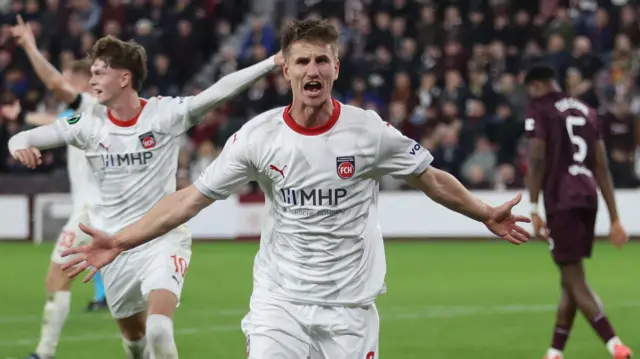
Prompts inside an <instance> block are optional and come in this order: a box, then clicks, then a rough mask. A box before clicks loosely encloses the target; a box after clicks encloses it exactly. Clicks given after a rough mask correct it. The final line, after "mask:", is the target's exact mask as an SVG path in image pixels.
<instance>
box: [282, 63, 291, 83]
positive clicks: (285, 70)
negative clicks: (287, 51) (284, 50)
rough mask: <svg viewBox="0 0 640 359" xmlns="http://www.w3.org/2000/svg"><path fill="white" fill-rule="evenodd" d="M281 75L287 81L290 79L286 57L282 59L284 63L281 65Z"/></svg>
mask: <svg viewBox="0 0 640 359" xmlns="http://www.w3.org/2000/svg"><path fill="white" fill-rule="evenodd" d="M282 75H284V79H285V80H287V82H290V81H291V77H290V76H289V65H287V60H286V58H285V60H284V64H283V65H282Z"/></svg>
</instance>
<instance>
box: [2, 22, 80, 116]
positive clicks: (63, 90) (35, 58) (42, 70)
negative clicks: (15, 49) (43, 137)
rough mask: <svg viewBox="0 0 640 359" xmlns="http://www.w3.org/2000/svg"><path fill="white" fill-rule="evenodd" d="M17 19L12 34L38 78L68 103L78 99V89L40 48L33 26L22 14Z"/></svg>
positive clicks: (57, 96)
mask: <svg viewBox="0 0 640 359" xmlns="http://www.w3.org/2000/svg"><path fill="white" fill-rule="evenodd" d="M17 20H18V24H17V25H16V26H14V27H12V28H11V34H12V35H13V36H14V38H15V39H16V41H17V43H18V44H19V45H20V46H22V48H23V49H24V51H25V52H26V54H27V57H28V58H29V61H30V62H31V65H32V66H33V69H34V71H35V72H36V75H38V78H40V80H41V81H42V82H43V83H44V85H45V86H46V87H47V89H49V90H50V91H51V92H53V94H54V95H55V96H56V98H58V99H59V100H60V101H62V102H64V103H66V104H67V105H71V104H72V103H73V102H74V101H76V100H77V99H78V95H79V93H78V91H76V90H75V89H74V88H73V86H71V84H70V83H69V82H68V81H67V80H65V78H64V77H63V76H62V74H61V73H60V72H59V71H58V70H57V69H56V68H55V67H53V65H51V63H49V61H48V60H47V59H46V58H45V57H44V55H43V54H42V53H41V52H40V50H38V46H37V45H36V41H35V39H34V37H33V32H32V31H31V27H30V26H29V25H28V24H25V23H24V22H23V21H22V17H21V16H20V15H18V17H17Z"/></svg>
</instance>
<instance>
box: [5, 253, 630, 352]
mask: <svg viewBox="0 0 640 359" xmlns="http://www.w3.org/2000/svg"><path fill="white" fill-rule="evenodd" d="M256 250H257V244H256V243H251V242H235V243H233V242H225V243H196V244H194V247H193V252H194V254H193V257H192V262H191V267H190V268H189V273H188V275H187V280H186V284H185V291H184V294H183V303H182V306H181V307H180V308H179V309H178V312H177V317H176V321H175V326H176V338H177V339H176V340H177V343H178V349H179V351H180V358H181V359H189V358H191V359H200V358H220V359H234V358H238V359H241V358H244V357H245V341H244V337H243V334H242V332H241V331H240V319H241V318H242V316H243V315H244V314H245V312H246V310H247V307H248V301H249V294H250V291H251V269H252V264H253V257H254V255H255V252H256ZM50 251H51V245H42V246H37V247H36V246H32V245H31V244H22V243H7V244H0V253H1V255H2V261H0V263H1V264H0V270H1V272H2V276H1V277H0V293H1V294H0V302H1V303H2V305H1V306H0V359H5V358H21V357H23V356H25V355H26V354H28V353H30V352H31V351H32V350H33V349H34V348H35V345H36V343H37V338H38V333H39V322H40V314H41V312H42V307H43V300H44V284H43V281H44V275H45V270H46V268H47V266H48V260H49V253H50ZM638 258H640V243H637V244H636V243H633V244H630V245H628V246H627V247H626V248H624V249H623V250H617V249H615V248H613V247H612V246H611V245H609V244H608V243H604V242H603V243H599V244H598V245H597V247H596V250H595V256H594V259H593V260H592V261H590V262H589V263H588V267H587V268H588V275H589V277H590V279H591V284H592V286H593V287H594V289H596V290H597V291H598V292H599V294H600V296H601V298H602V300H603V301H604V303H605V308H606V310H607V314H608V315H609V318H610V319H611V321H612V323H613V324H614V326H615V328H616V329H617V332H618V334H619V335H620V337H621V338H622V339H623V340H625V341H626V342H627V344H628V345H629V346H631V348H632V349H636V351H638V352H640V336H638V332H637V326H638V323H639V322H640V286H639V285H638V283H640V282H639V281H638V279H639V276H640V269H639V267H640V264H639V263H640V262H639V260H638ZM387 260H388V274H387V285H388V293H387V294H385V295H383V296H381V297H380V298H379V300H378V307H379V311H380V313H381V341H380V358H392V359H409V358H416V359H424V358H447V359H463V358H464V359H468V358H474V359H481V358H519V359H526V358H531V359H541V358H542V356H543V355H544V352H545V350H546V348H547V346H548V345H549V342H550V338H551V330H552V327H553V323H554V309H555V302H556V298H557V296H558V292H559V281H558V276H557V271H556V268H555V267H554V266H553V264H552V263H551V261H550V258H549V255H548V252H547V246H546V245H545V244H542V243H539V242H536V243H530V244H528V245H524V246H520V247H517V246H512V245H509V244H506V243H501V242H498V241H496V242H454V241H449V242H446V241H440V242H387ZM92 287H93V286H92V285H91V284H82V283H80V282H79V281H78V282H77V283H75V286H74V289H73V292H74V296H73V299H72V309H71V314H70V315H69V319H68V322H67V326H66V327H65V328H64V332H63V335H62V340H61V342H60V345H59V347H58V355H57V358H74V359H75V358H78V359H79V358H96V359H107V358H109V359H113V358H124V354H123V352H122V349H121V342H120V340H119V336H118V333H117V330H116V327H115V324H114V323H113V321H112V320H111V319H110V317H109V315H108V313H106V312H101V313H85V312H84V311H83V310H84V306H85V305H86V303H87V301H88V299H89V298H90V297H91V295H92ZM565 357H566V358H579V359H596V358H609V357H610V356H609V355H608V353H607V352H606V350H605V349H604V346H603V345H602V344H601V343H600V341H599V340H598V339H597V337H596V335H595V334H594V333H593V332H592V331H591V329H590V328H589V327H588V325H587V324H586V322H585V321H584V319H583V318H582V317H579V319H578V321H577V323H576V325H575V326H574V331H573V333H572V337H571V339H570V341H569V343H568V347H567V351H566V355H565ZM301 359H302V358H301ZM353 359H359V358H353ZM376 359H377V357H376Z"/></svg>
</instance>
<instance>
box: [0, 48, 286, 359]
mask: <svg viewBox="0 0 640 359" xmlns="http://www.w3.org/2000/svg"><path fill="white" fill-rule="evenodd" d="M90 58H91V60H92V67H91V71H92V77H91V80H90V82H91V86H92V87H93V90H94V93H95V94H96V98H97V100H98V101H99V103H100V104H96V105H94V106H91V107H89V108H88V109H86V110H85V111H83V112H82V113H81V114H80V115H76V116H73V117H69V118H67V119H63V120H58V121H56V123H54V124H51V125H48V126H42V127H38V128H36V129H33V130H29V131H26V132H22V133H19V134H17V135H16V136H14V137H12V138H11V139H10V140H9V149H10V151H11V153H12V155H13V156H14V157H15V158H16V159H18V160H19V161H20V162H21V163H23V164H25V165H27V166H29V167H33V166H35V165H36V164H37V163H38V162H39V161H40V158H39V151H38V150H37V149H43V148H51V147H57V146H61V145H64V144H65V143H68V144H70V145H72V146H75V147H78V148H80V149H82V150H84V151H85V154H86V157H87V158H88V160H89V163H90V166H91V169H92V171H93V174H94V175H95V176H96V178H97V182H98V187H99V199H98V201H97V202H96V204H95V205H93V204H92V205H91V206H90V207H89V221H90V223H91V224H92V225H93V226H95V227H96V228H99V229H101V230H103V231H106V232H108V233H116V232H118V231H119V230H120V229H122V228H123V227H124V226H126V225H128V224H130V223H132V222H135V221H136V220H137V219H139V218H140V217H141V216H142V215H143V214H144V213H146V212H148V211H149V210H150V209H151V208H152V207H153V205H154V204H156V203H157V202H158V201H159V200H161V199H162V198H163V197H164V196H166V195H168V194H170V193H172V192H174V191H175V188H176V171H177V157H178V141H177V140H176V138H177V137H178V136H180V135H181V134H183V133H184V132H185V131H186V130H187V129H189V128H190V127H191V126H193V125H195V124H196V123H197V122H198V121H199V120H200V119H201V118H202V116H203V115H204V114H205V113H206V112H208V111H210V110H212V109H213V108H214V107H216V106H217V105H219V104H220V103H222V102H224V101H226V100H228V99H230V98H231V97H232V96H234V95H235V94H237V93H239V92H240V91H242V90H243V89H244V88H246V87H248V86H250V85H251V84H252V83H253V82H255V81H256V80H258V79H259V78H261V77H263V76H265V75H267V74H268V73H270V72H271V71H272V70H274V69H275V68H276V66H277V65H278V62H282V59H281V56H275V57H271V58H269V59H267V60H265V61H263V62H260V63H258V64H256V65H254V66H252V67H249V68H247V69H244V70H242V71H239V72H236V73H233V74H230V75H228V76H226V77H224V78H223V79H221V80H220V81H218V82H217V83H216V84H215V85H213V86H212V87H210V88H208V89H206V90H205V91H203V92H202V93H200V94H198V95H197V96H192V97H181V98H170V97H163V98H151V99H148V100H144V99H140V98H139V97H138V91H139V90H140V88H141V87H142V82H143V80H144V78H145V76H146V53H145V51H144V49H143V48H142V47H141V46H139V45H137V44H135V43H131V42H128V43H127V42H123V41H120V40H118V39H116V38H113V37H105V38H102V39H100V40H98V41H97V42H96V44H95V45H94V47H93V49H92V52H91V54H90ZM190 257H191V236H190V233H189V231H188V230H187V228H186V226H176V227H175V228H172V229H170V230H168V231H167V232H165V234H163V235H162V236H158V238H157V239H156V240H154V241H151V242H149V243H148V244H147V245H145V246H141V247H139V248H136V249H134V250H131V251H127V252H125V253H123V254H122V255H121V256H120V257H119V258H118V260H117V261H115V262H114V263H112V264H110V265H109V266H106V267H104V268H103V269H102V274H103V275H104V282H105V287H106V292H107V293H106V294H107V302H108V304H109V309H110V310H111V313H112V314H113V316H114V317H115V318H116V319H117V322H118V324H119V326H120V330H121V332H122V335H123V339H124V343H125V349H126V351H127V356H128V357H130V358H148V357H149V356H151V357H153V358H158V359H159V358H166V359H174V358H178V353H177V349H176V346H175V342H174V338H173V320H172V318H173V314H174V312H175V308H176V306H177V305H178V303H179V299H180V294H181V292H182V286H183V283H184V277H185V273H186V270H187V267H188V264H189V259H190ZM80 259H82V258H80ZM67 266H73V260H71V261H70V262H69V263H68V264H67ZM80 269H82V268H80ZM147 310H148V314H149V315H148V317H147ZM145 334H146V335H145ZM147 341H148V342H149V346H148V347H149V349H150V350H146V348H147V344H146V343H147Z"/></svg>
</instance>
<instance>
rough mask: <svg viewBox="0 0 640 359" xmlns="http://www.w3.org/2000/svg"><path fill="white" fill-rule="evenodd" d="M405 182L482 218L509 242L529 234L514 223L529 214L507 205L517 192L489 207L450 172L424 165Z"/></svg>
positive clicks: (516, 200) (524, 239)
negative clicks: (495, 205)
mask: <svg viewBox="0 0 640 359" xmlns="http://www.w3.org/2000/svg"><path fill="white" fill-rule="evenodd" d="M407 182H408V183H409V184H411V185H412V186H413V187H415V188H417V189H419V190H421V191H422V192H424V193H425V194H426V195H427V196H428V197H429V198H431V199H432V200H434V201H436V202H437V203H439V204H441V205H443V206H445V207H447V208H449V209H450V210H452V211H455V212H458V213H460V214H462V215H465V216H467V217H469V218H471V219H474V220H476V221H478V222H482V223H483V224H484V225H485V226H487V228H488V229H489V230H490V231H491V232H493V233H494V234H495V235H497V236H499V237H502V238H503V239H505V240H507V241H509V242H511V243H513V244H522V243H525V242H527V241H528V240H529V238H530V237H531V235H530V234H529V233H528V232H527V231H526V230H525V229H524V228H522V227H520V226H519V225H518V224H517V222H529V221H530V220H529V218H527V217H524V216H518V215H513V214H512V213H511V209H512V208H513V207H514V206H515V205H517V204H518V203H519V202H520V199H521V198H522V195H521V194H518V195H517V196H516V197H515V198H514V199H512V200H510V201H508V202H506V203H504V204H502V205H500V206H498V207H492V206H489V205H488V204H486V203H484V202H482V201H481V200H480V199H478V198H477V197H476V196H474V195H473V194H472V193H471V192H469V191H468V190H467V189H466V188H465V187H464V186H463V185H462V183H460V181H458V180H457V179H456V178H455V177H453V176H452V175H451V174H449V173H447V172H445V171H441V170H439V169H437V168H433V167H429V168H427V169H426V170H425V171H424V172H423V173H422V174H421V175H418V176H411V177H408V178H407Z"/></svg>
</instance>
